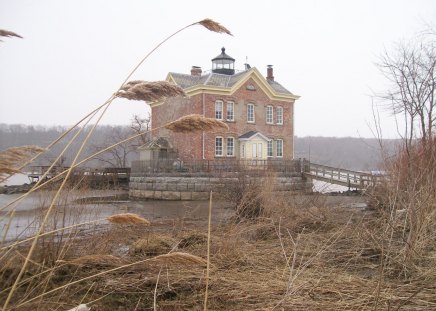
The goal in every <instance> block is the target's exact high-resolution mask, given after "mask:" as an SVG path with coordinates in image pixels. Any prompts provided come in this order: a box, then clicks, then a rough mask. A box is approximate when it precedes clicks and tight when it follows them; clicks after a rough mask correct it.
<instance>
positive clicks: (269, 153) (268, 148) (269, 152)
mask: <svg viewBox="0 0 436 311" xmlns="http://www.w3.org/2000/svg"><path fill="white" fill-rule="evenodd" d="M266 155H267V157H272V156H273V141H272V140H270V141H269V142H268V143H267V145H266Z"/></svg>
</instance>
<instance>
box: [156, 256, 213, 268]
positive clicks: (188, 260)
mask: <svg viewBox="0 0 436 311" xmlns="http://www.w3.org/2000/svg"><path fill="white" fill-rule="evenodd" d="M152 262H155V263H158V264H161V265H199V266H204V267H206V264H207V261H206V260H205V259H203V258H201V257H198V256H195V255H192V254H188V253H183V252H174V253H169V254H164V255H159V256H156V257H154V258H152Z"/></svg>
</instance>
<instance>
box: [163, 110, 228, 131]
mask: <svg viewBox="0 0 436 311" xmlns="http://www.w3.org/2000/svg"><path fill="white" fill-rule="evenodd" d="M165 128H167V129H169V130H171V131H173V132H178V133H192V132H198V131H206V132H207V131H219V130H224V131H228V130H229V126H228V125H227V124H226V123H224V122H222V121H220V120H217V119H215V118H206V117H203V116H202V115H199V114H191V115H187V116H183V117H181V118H179V119H177V120H176V121H173V122H170V123H168V124H167V125H165Z"/></svg>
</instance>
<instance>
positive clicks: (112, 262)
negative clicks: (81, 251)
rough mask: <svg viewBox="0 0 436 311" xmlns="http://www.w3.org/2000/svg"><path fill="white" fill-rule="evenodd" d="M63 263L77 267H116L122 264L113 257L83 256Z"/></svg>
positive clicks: (118, 259)
mask: <svg viewBox="0 0 436 311" xmlns="http://www.w3.org/2000/svg"><path fill="white" fill-rule="evenodd" d="M65 263H67V264H70V265H78V266H85V265H86V266H95V265H99V266H118V265H120V264H122V260H121V259H120V258H118V257H115V256H113V255H85V256H82V257H78V258H75V259H72V260H69V261H66V262H65Z"/></svg>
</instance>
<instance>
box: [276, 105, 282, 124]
mask: <svg viewBox="0 0 436 311" xmlns="http://www.w3.org/2000/svg"><path fill="white" fill-rule="evenodd" d="M276 118H277V120H276V121H277V122H276V123H277V124H280V125H281V124H283V107H277V110H276Z"/></svg>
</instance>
